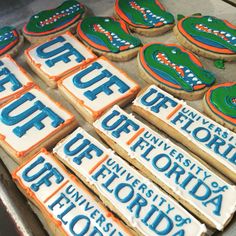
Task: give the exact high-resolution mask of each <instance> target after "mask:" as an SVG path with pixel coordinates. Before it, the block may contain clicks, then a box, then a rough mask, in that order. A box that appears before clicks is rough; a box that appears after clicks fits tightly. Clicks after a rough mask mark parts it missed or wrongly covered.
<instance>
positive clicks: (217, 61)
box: [214, 59, 225, 69]
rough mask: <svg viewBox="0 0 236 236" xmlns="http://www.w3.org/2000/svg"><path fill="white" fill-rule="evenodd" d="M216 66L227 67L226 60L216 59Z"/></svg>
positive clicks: (219, 67)
mask: <svg viewBox="0 0 236 236" xmlns="http://www.w3.org/2000/svg"><path fill="white" fill-rule="evenodd" d="M214 66H215V67H216V68H218V69H225V62H224V60H220V59H218V60H215V61H214Z"/></svg>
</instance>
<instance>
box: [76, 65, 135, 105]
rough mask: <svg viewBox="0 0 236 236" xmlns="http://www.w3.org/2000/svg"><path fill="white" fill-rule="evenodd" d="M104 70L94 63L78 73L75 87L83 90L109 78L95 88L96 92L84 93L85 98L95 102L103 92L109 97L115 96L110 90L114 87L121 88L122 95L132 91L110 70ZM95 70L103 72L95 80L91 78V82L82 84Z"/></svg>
mask: <svg viewBox="0 0 236 236" xmlns="http://www.w3.org/2000/svg"><path fill="white" fill-rule="evenodd" d="M102 68H103V67H102V65H101V64H99V63H98V62H94V63H93V64H91V65H90V66H89V67H87V68H86V69H84V70H82V71H80V72H78V73H77V74H76V75H75V76H74V77H73V83H74V85H75V86H76V87H77V88H81V89H85V88H88V87H90V86H92V85H93V84H95V83H97V82H99V81H101V80H102V79H104V78H109V80H108V81H106V82H105V83H103V84H101V85H100V86H99V87H97V88H95V89H94V90H92V91H91V90H88V91H86V92H84V96H86V97H87V98H88V99H89V100H91V101H94V100H95V99H96V98H97V95H98V94H100V93H102V92H104V93H105V94H107V95H111V94H113V91H112V90H111V88H110V87H111V86H113V85H117V86H118V87H119V89H118V91H119V92H120V93H125V92H127V91H128V90H129V89H130V87H129V86H128V85H127V84H126V83H125V82H123V81H122V80H120V79H119V78H118V77H117V76H115V75H112V73H111V72H110V71H109V70H107V69H104V70H102ZM94 70H101V72H100V74H98V75H97V76H95V77H94V78H91V79H90V80H89V81H86V82H82V78H83V77H84V76H86V75H88V74H89V73H91V72H93V71H94Z"/></svg>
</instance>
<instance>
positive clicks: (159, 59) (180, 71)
mask: <svg viewBox="0 0 236 236" xmlns="http://www.w3.org/2000/svg"><path fill="white" fill-rule="evenodd" d="M138 65H139V70H140V73H141V76H142V77H143V78H144V79H145V80H146V81H147V82H148V83H155V84H157V85H158V86H160V87H161V88H163V89H165V90H166V91H168V92H170V93H172V94H173V95H175V96H177V97H180V98H184V99H187V100H196V99H199V98H201V97H202V96H203V94H204V93H205V92H206V90H208V88H209V87H210V86H211V85H212V84H213V83H214V82H215V77H214V75H213V74H212V73H211V72H209V71H207V70H205V69H204V68H203V66H202V64H201V62H200V61H199V60H198V58H197V57H196V56H195V55H193V54H192V53H190V52H188V51H187V50H185V49H184V48H183V47H180V46H178V45H176V44H161V43H150V44H147V45H145V46H143V47H142V48H141V49H140V52H139V57H138Z"/></svg>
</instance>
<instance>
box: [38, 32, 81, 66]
mask: <svg viewBox="0 0 236 236" xmlns="http://www.w3.org/2000/svg"><path fill="white" fill-rule="evenodd" d="M63 42H66V40H65V38H63V37H62V36H58V37H57V38H55V39H53V40H51V41H48V42H46V43H44V44H42V45H40V46H39V47H38V48H37V49H36V53H37V55H38V57H40V58H43V59H48V60H46V61H45V63H46V65H47V66H48V67H53V66H54V65H55V64H56V63H58V62H60V61H63V62H64V63H68V62H70V61H71V59H70V57H71V56H72V55H74V56H75V57H76V59H75V60H76V61H77V62H78V63H80V62H82V61H83V60H85V57H84V56H83V55H82V54H81V53H80V52H79V51H77V50H76V49H75V48H74V47H73V46H72V45H71V44H70V43H67V42H66V43H64V44H62V43H63ZM57 43H61V45H60V46H58V47H57V48H56V49H54V50H50V51H46V50H47V49H48V48H49V47H50V46H52V45H54V44H57ZM62 52H64V53H62ZM58 54H60V55H59V56H57V55H58ZM52 57H54V58H52ZM49 58H51V59H49Z"/></svg>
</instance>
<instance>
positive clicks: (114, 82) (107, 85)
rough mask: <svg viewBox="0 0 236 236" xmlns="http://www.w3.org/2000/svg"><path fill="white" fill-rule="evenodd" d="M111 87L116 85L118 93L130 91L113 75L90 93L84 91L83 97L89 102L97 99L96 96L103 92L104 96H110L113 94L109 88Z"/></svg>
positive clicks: (89, 91)
mask: <svg viewBox="0 0 236 236" xmlns="http://www.w3.org/2000/svg"><path fill="white" fill-rule="evenodd" d="M113 85H117V86H118V87H119V89H118V91H119V92H120V93H125V92H127V91H128V90H129V89H130V87H129V86H128V85H127V84H126V83H124V82H123V81H122V80H120V79H119V78H118V77H117V76H115V75H113V76H112V77H111V78H110V79H109V80H108V81H107V82H105V83H104V84H102V85H101V86H99V87H97V88H95V89H94V90H92V91H91V90H88V91H86V92H85V93H84V95H85V96H86V97H87V98H88V99H89V100H91V101H93V100H95V99H96V98H97V95H98V94H100V93H102V92H104V93H105V94H106V95H111V94H113V91H112V90H111V88H110V87H111V86H113Z"/></svg>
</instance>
